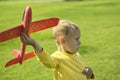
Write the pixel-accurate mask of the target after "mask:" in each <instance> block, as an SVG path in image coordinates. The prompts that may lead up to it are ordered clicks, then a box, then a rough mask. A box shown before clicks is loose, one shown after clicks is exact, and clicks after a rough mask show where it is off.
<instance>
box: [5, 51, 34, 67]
mask: <svg viewBox="0 0 120 80" xmlns="http://www.w3.org/2000/svg"><path fill="white" fill-rule="evenodd" d="M34 56H35V53H34V52H29V53H27V54H24V57H23V61H26V60H28V59H30V58H32V57H34ZM20 59H21V57H18V58H13V59H11V60H10V61H8V62H7V63H6V65H5V67H8V66H11V65H13V64H18V63H20Z"/></svg>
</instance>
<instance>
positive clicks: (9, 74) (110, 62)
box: [0, 0, 120, 80]
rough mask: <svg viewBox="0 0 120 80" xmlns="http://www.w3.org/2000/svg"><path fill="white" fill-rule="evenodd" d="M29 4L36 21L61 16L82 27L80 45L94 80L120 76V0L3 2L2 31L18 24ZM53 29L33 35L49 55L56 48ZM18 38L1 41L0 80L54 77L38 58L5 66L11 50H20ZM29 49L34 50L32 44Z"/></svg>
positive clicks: (114, 79) (112, 79)
mask: <svg viewBox="0 0 120 80" xmlns="http://www.w3.org/2000/svg"><path fill="white" fill-rule="evenodd" d="M26 6H31V7H32V9H33V10H32V11H33V21H34V20H38V19H44V18H49V17H58V18H60V19H67V20H71V21H73V22H75V23H77V24H78V25H79V26H80V29H81V33H82V37H81V42H82V45H81V48H80V49H79V53H80V54H81V55H82V56H83V59H84V61H85V62H86V65H88V66H90V67H92V68H93V70H94V73H95V77H96V78H95V80H119V79H120V70H119V69H120V62H119V61H120V36H119V34H120V1H119V0H118V1H115V0H113V1H95V0H94V1H82V2H57V1H55V2H39V1H37V2H15V1H13V2H11V1H9V2H7V1H6V2H0V32H1V31H2V30H5V29H8V28H11V27H13V26H15V25H18V24H20V23H21V21H22V14H23V11H24V8H25V7H26ZM51 32H52V29H48V30H45V31H41V32H37V33H34V34H31V37H32V38H34V39H36V40H37V41H38V42H39V43H40V44H41V46H43V47H44V48H45V49H46V51H47V52H49V54H51V53H53V52H54V51H55V50H56V46H55V43H54V41H53V38H52V34H51ZM19 46H20V41H19V39H18V38H17V39H13V40H9V41H6V42H3V43H0V80H53V75H52V72H51V70H50V69H47V68H45V67H44V66H42V65H41V64H40V62H39V61H37V60H36V58H32V59H30V60H28V61H26V62H24V64H23V65H14V66H11V67H8V68H4V65H5V63H6V62H7V61H8V60H9V59H11V58H12V57H13V55H12V54H11V51H12V49H15V48H16V49H19ZM27 51H33V49H32V48H31V47H28V48H27Z"/></svg>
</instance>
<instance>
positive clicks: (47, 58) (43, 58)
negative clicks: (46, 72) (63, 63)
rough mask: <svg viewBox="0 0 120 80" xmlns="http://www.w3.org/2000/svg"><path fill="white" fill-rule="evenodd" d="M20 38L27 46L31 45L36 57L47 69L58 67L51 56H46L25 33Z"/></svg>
mask: <svg viewBox="0 0 120 80" xmlns="http://www.w3.org/2000/svg"><path fill="white" fill-rule="evenodd" d="M20 38H21V42H23V43H24V44H26V45H31V46H32V47H33V48H34V50H35V53H36V56H37V57H38V59H39V60H40V61H41V62H42V63H43V64H44V65H45V66H46V67H49V68H55V67H56V66H57V63H56V62H55V60H53V58H52V57H51V56H49V55H48V54H46V53H45V51H44V50H43V48H42V47H41V46H40V45H39V44H38V43H37V42H36V41H35V40H34V39H32V38H30V37H28V36H27V35H25V34H24V33H23V34H21V36H20Z"/></svg>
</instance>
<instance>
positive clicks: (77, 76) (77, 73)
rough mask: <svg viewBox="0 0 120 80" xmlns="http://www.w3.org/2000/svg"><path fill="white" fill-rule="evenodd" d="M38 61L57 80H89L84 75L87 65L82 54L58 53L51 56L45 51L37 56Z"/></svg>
mask: <svg viewBox="0 0 120 80" xmlns="http://www.w3.org/2000/svg"><path fill="white" fill-rule="evenodd" d="M37 57H38V59H39V60H40V61H41V62H42V63H43V64H44V65H45V66H47V67H49V68H51V69H52V70H53V72H54V78H55V80H87V79H86V76H85V75H83V74H82V70H83V69H84V67H85V65H84V64H83V62H82V60H81V57H80V54H78V53H76V54H69V53H64V52H59V51H56V52H55V53H53V54H52V55H51V56H49V55H48V54H46V53H45V52H44V51H43V52H41V53H38V54H37Z"/></svg>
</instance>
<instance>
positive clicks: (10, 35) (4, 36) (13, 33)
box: [0, 25, 23, 42]
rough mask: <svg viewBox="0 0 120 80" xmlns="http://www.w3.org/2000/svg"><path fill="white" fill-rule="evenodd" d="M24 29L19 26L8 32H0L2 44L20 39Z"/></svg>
mask: <svg viewBox="0 0 120 80" xmlns="http://www.w3.org/2000/svg"><path fill="white" fill-rule="evenodd" d="M22 28H23V26H22V25H19V26H16V27H14V28H10V29H8V30H5V31H3V32H0V42H3V41H6V40H9V39H13V38H16V37H18V36H19V35H20V33H21V31H22Z"/></svg>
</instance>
